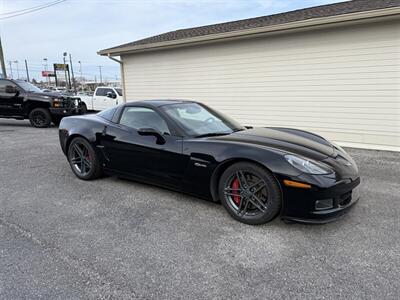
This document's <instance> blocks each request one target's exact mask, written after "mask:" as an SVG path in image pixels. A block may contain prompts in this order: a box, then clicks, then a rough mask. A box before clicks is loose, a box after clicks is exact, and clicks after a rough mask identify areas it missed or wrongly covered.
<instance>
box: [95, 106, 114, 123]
mask: <svg viewBox="0 0 400 300" xmlns="http://www.w3.org/2000/svg"><path fill="white" fill-rule="evenodd" d="M116 110H117V108H116V107H113V108H108V109H106V110H103V111H101V112H99V113H98V114H97V115H98V116H100V117H102V118H104V119H106V120H109V121H112V118H113V117H114V114H115V111H116Z"/></svg>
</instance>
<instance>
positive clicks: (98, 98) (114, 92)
mask: <svg viewBox="0 0 400 300" xmlns="http://www.w3.org/2000/svg"><path fill="white" fill-rule="evenodd" d="M76 97H77V98H79V99H80V100H81V103H82V109H84V110H85V109H86V110H94V111H101V110H104V109H107V108H110V107H114V106H117V105H118V104H121V103H122V102H123V97H122V89H120V88H115V87H97V88H96V90H95V91H94V94H93V95H82V94H80V95H79V94H78V95H76Z"/></svg>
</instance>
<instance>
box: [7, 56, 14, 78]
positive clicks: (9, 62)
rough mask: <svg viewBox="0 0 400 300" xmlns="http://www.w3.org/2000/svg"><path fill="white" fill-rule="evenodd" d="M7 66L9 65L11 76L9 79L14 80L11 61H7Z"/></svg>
mask: <svg viewBox="0 0 400 300" xmlns="http://www.w3.org/2000/svg"><path fill="white" fill-rule="evenodd" d="M8 64H9V65H10V74H11V79H14V75H13V71H12V61H11V60H9V61H8Z"/></svg>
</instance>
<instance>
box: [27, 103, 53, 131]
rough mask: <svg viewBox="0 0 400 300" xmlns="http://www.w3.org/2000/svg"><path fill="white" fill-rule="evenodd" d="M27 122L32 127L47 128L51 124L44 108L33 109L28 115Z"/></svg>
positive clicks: (48, 113)
mask: <svg viewBox="0 0 400 300" xmlns="http://www.w3.org/2000/svg"><path fill="white" fill-rule="evenodd" d="M29 121H30V123H31V125H32V126H33V127H37V128H45V127H49V126H50V124H51V116H50V112H49V110H48V109H46V108H35V109H33V110H32V111H31V112H30V113H29Z"/></svg>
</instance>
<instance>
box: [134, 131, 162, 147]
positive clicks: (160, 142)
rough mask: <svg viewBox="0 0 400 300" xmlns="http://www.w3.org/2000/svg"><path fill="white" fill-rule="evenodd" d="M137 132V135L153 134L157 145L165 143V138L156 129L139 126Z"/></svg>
mask: <svg viewBox="0 0 400 300" xmlns="http://www.w3.org/2000/svg"><path fill="white" fill-rule="evenodd" d="M138 134H139V135H143V136H146V135H152V136H155V137H156V138H157V141H156V143H157V144H158V145H164V144H165V138H164V137H163V136H162V134H161V133H160V132H159V131H158V130H156V129H154V128H140V129H139V130H138Z"/></svg>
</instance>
